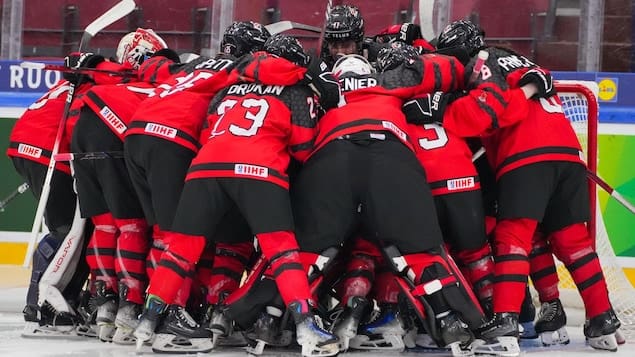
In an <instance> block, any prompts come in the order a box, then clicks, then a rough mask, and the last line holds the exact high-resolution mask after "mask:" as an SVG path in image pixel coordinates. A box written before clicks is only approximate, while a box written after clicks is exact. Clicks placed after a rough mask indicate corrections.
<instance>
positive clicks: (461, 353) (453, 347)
mask: <svg viewBox="0 0 635 357" xmlns="http://www.w3.org/2000/svg"><path fill="white" fill-rule="evenodd" d="M446 348H448V349H450V351H452V356H454V357H466V356H474V352H472V349H471V348H467V349H466V348H464V347H463V346H462V345H461V342H459V341H456V342H452V343H450V344H449V345H447V346H446Z"/></svg>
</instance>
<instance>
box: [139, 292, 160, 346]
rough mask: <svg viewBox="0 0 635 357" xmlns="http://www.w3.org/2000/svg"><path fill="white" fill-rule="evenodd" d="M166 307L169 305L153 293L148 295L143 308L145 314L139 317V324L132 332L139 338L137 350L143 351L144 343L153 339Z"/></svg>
mask: <svg viewBox="0 0 635 357" xmlns="http://www.w3.org/2000/svg"><path fill="white" fill-rule="evenodd" d="M166 309H167V305H166V304H165V303H164V302H163V301H161V299H159V298H157V297H156V296H153V295H150V296H148V298H147V300H146V303H145V306H144V308H143V314H141V318H140V319H139V324H138V325H137V328H135V330H134V332H133V333H132V335H133V336H134V337H135V338H136V339H137V341H136V344H137V352H140V351H141V347H142V346H143V344H144V343H150V341H152V338H153V337H154V330H155V329H156V327H157V325H158V324H159V320H160V319H161V317H162V315H163V313H164V312H165V310H166Z"/></svg>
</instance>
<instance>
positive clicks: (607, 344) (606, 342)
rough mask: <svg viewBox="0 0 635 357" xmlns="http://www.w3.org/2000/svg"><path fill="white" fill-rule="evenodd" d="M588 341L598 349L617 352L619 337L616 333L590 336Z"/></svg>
mask: <svg viewBox="0 0 635 357" xmlns="http://www.w3.org/2000/svg"><path fill="white" fill-rule="evenodd" d="M587 342H588V343H589V346H591V347H593V348H594V349H596V350H603V351H611V352H617V339H616V338H615V334H614V333H612V334H610V335H604V336H600V337H588V338H587Z"/></svg>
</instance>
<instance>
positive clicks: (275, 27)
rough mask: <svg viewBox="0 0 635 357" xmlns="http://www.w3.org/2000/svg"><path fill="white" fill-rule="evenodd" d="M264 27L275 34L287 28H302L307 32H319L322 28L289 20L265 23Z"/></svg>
mask: <svg viewBox="0 0 635 357" xmlns="http://www.w3.org/2000/svg"><path fill="white" fill-rule="evenodd" d="M265 28H266V29H267V31H269V33H270V34H271V35H276V34H279V33H282V32H286V31H289V30H304V31H309V32H315V33H320V32H321V31H322V29H320V28H319V27H315V26H311V25H306V24H301V23H299V22H293V21H289V20H285V21H278V22H274V23H272V24H269V25H265Z"/></svg>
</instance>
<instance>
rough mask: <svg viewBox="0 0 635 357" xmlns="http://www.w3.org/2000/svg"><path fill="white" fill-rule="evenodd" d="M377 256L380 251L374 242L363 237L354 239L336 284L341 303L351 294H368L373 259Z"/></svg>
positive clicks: (372, 272) (373, 270) (372, 278)
mask: <svg viewBox="0 0 635 357" xmlns="http://www.w3.org/2000/svg"><path fill="white" fill-rule="evenodd" d="M379 256H381V251H380V250H379V248H378V247H377V246H376V245H375V244H373V243H371V242H369V241H367V240H363V239H356V240H355V242H354V246H353V250H352V252H351V255H350V259H349V261H348V263H347V264H346V272H345V273H344V277H343V279H342V282H341V283H340V284H338V286H337V293H338V296H339V297H340V301H341V302H342V303H344V304H345V303H347V302H348V300H349V299H350V298H351V297H353V296H362V297H365V296H366V295H368V293H369V292H370V290H371V288H372V286H373V280H375V261H376V259H377V257H379Z"/></svg>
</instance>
